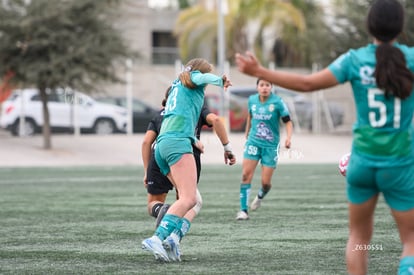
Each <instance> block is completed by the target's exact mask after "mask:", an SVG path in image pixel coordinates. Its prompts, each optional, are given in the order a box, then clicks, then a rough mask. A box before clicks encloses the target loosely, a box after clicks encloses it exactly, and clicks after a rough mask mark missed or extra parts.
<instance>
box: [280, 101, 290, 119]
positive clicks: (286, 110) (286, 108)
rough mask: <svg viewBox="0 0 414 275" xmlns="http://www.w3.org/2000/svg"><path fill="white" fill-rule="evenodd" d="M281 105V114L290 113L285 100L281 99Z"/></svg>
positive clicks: (286, 114) (282, 115)
mask: <svg viewBox="0 0 414 275" xmlns="http://www.w3.org/2000/svg"><path fill="white" fill-rule="evenodd" d="M280 105H281V110H280V116H281V117H284V116H288V115H290V114H289V109H288V107H287V105H286V104H285V102H284V101H283V100H282V99H281V100H280Z"/></svg>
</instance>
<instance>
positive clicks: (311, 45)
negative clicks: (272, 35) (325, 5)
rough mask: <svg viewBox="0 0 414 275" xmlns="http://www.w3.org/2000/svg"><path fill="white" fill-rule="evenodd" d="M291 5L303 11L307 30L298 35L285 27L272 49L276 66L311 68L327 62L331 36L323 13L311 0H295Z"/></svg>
mask: <svg viewBox="0 0 414 275" xmlns="http://www.w3.org/2000/svg"><path fill="white" fill-rule="evenodd" d="M291 3H292V5H293V6H294V7H296V8H297V9H298V10H300V11H302V13H303V16H304V19H305V23H306V30H305V31H303V32H299V31H298V30H297V28H295V26H292V25H290V24H285V25H284V26H283V29H282V31H281V34H280V35H279V36H278V37H277V38H276V40H275V44H274V48H273V54H274V56H273V58H274V61H275V63H276V65H277V66H280V67H310V66H311V65H312V63H314V62H316V63H325V62H326V59H327V58H329V53H330V52H331V50H330V48H331V47H332V46H331V45H332V36H331V32H330V29H329V26H328V25H327V22H326V20H325V16H324V14H325V13H324V10H323V9H322V7H321V6H320V5H319V4H318V3H316V1H312V0H292V1H291Z"/></svg>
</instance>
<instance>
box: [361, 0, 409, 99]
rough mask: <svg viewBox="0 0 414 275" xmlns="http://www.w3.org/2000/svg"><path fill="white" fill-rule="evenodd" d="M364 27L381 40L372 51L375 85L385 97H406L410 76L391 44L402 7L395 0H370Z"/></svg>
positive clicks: (401, 24)
mask: <svg viewBox="0 0 414 275" xmlns="http://www.w3.org/2000/svg"><path fill="white" fill-rule="evenodd" d="M367 27H368V31H369V33H370V34H371V35H372V36H374V37H375V38H376V39H377V40H379V41H380V42H381V43H380V44H379V45H378V48H377V50H376V52H375V57H376V59H377V65H376V67H375V79H376V82H377V86H378V88H380V89H382V90H384V91H385V95H386V96H387V97H388V96H390V95H394V96H396V97H399V98H401V99H404V98H407V97H409V96H410V94H411V92H412V89H413V81H414V75H413V73H412V72H411V71H410V70H409V69H408V68H407V64H406V60H405V56H404V54H403V53H402V51H401V50H400V49H398V48H397V47H394V46H393V45H392V43H393V41H394V39H396V38H397V36H398V35H399V34H400V33H401V32H402V29H403V27H404V8H403V6H402V5H401V3H400V2H399V1H398V0H376V1H374V3H373V4H372V6H371V8H370V10H369V13H368V17H367Z"/></svg>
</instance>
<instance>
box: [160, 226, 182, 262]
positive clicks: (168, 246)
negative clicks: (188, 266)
mask: <svg viewBox="0 0 414 275" xmlns="http://www.w3.org/2000/svg"><path fill="white" fill-rule="evenodd" d="M162 245H163V246H164V249H165V251H167V254H168V259H169V260H170V261H174V262H181V252H180V240H179V237H178V236H177V235H176V234H174V233H172V234H171V235H170V236H168V237H167V238H166V239H165V240H164V241H163V242H162Z"/></svg>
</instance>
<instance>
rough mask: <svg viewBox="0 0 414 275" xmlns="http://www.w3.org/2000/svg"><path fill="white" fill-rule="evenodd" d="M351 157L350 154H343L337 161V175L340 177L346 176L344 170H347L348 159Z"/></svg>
mask: <svg viewBox="0 0 414 275" xmlns="http://www.w3.org/2000/svg"><path fill="white" fill-rule="evenodd" d="M350 156H351V153H348V154H345V155H343V156H342V157H341V159H340V160H339V165H338V167H339V173H341V175H342V176H344V177H345V176H346V170H347V169H348V162H349V157H350Z"/></svg>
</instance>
